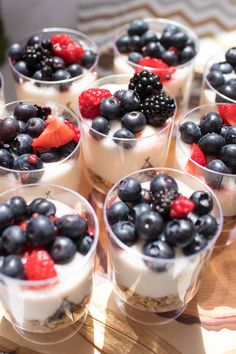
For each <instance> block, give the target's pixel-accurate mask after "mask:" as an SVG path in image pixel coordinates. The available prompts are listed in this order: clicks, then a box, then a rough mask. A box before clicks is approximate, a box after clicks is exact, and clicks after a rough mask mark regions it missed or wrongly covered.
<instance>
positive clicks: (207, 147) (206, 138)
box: [198, 133, 225, 156]
mask: <svg viewBox="0 0 236 354" xmlns="http://www.w3.org/2000/svg"><path fill="white" fill-rule="evenodd" d="M198 145H199V147H200V149H201V150H202V152H203V153H204V154H205V155H210V156H214V155H218V154H219V153H220V151H221V149H222V147H223V146H224V145H225V139H224V138H223V137H222V136H221V135H220V134H216V133H208V134H206V135H203V136H202V137H201V138H200V140H199V142H198Z"/></svg>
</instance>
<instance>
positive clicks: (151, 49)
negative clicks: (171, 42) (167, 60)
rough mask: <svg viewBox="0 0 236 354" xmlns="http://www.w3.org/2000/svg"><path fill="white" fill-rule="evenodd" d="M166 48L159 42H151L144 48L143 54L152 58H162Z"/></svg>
mask: <svg viewBox="0 0 236 354" xmlns="http://www.w3.org/2000/svg"><path fill="white" fill-rule="evenodd" d="M164 53H165V48H164V47H163V46H162V45H161V43H159V42H149V43H148V44H147V46H146V47H145V48H144V51H143V55H144V56H145V57H151V58H158V59H159V58H162V55H163V54H164Z"/></svg>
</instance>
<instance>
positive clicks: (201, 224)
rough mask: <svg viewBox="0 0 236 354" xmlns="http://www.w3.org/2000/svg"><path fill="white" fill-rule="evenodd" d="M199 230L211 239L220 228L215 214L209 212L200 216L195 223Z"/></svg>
mask: <svg viewBox="0 0 236 354" xmlns="http://www.w3.org/2000/svg"><path fill="white" fill-rule="evenodd" d="M195 226H196V228H197V232H198V233H199V234H200V235H202V236H204V237H205V238H206V239H207V240H210V239H211V238H212V237H213V236H214V235H215V233H216V231H217V229H218V225H217V221H216V219H215V218H214V216H212V215H210V214H207V215H203V216H200V218H199V219H198V220H197V221H196V224H195Z"/></svg>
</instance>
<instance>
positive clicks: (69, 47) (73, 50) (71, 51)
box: [50, 33, 84, 64]
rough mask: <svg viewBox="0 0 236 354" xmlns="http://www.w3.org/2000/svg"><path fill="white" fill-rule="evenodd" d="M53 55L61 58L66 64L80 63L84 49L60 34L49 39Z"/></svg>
mask: <svg viewBox="0 0 236 354" xmlns="http://www.w3.org/2000/svg"><path fill="white" fill-rule="evenodd" d="M50 40H51V42H52V45H53V51H54V54H55V55H57V56H58V57H61V58H62V59H63V60H64V61H65V62H66V63H71V64H73V63H79V64H80V63H81V61H82V57H83V54H84V49H83V47H81V46H80V45H79V44H78V43H76V42H74V41H73V39H72V38H71V37H69V36H68V35H66V34H64V33H62V34H56V35H54V36H51V38H50Z"/></svg>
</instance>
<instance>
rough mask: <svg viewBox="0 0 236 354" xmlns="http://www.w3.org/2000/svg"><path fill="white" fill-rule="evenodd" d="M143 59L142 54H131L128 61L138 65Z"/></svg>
mask: <svg viewBox="0 0 236 354" xmlns="http://www.w3.org/2000/svg"><path fill="white" fill-rule="evenodd" d="M142 58H143V56H142V54H140V53H138V52H131V53H130V54H129V56H128V60H129V61H132V63H135V64H137V63H138V62H139V60H140V59H142Z"/></svg>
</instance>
